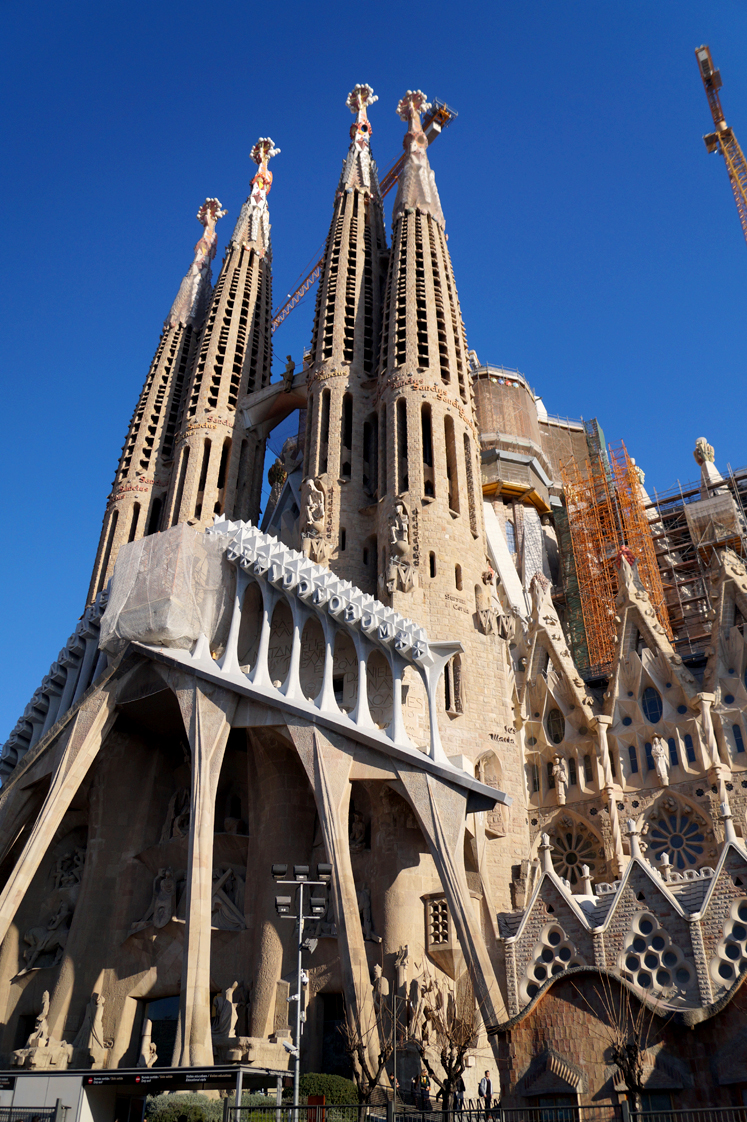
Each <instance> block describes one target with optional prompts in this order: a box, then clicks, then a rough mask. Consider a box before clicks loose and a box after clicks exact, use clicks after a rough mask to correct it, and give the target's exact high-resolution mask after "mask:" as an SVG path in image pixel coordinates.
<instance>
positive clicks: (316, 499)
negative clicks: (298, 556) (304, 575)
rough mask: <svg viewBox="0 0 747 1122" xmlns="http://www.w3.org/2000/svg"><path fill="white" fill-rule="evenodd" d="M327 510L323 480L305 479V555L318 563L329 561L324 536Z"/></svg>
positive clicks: (302, 525)
mask: <svg viewBox="0 0 747 1122" xmlns="http://www.w3.org/2000/svg"><path fill="white" fill-rule="evenodd" d="M325 510H326V496H325V493H324V487H323V486H322V484H321V481H320V480H317V479H307V480H305V482H304V495H303V507H302V510H301V541H302V544H303V553H304V556H305V557H308V558H309V560H311V561H315V562H316V563H317V564H318V565H323V564H324V563H325V562H326V561H327V558H328V553H329V546H328V542H327V540H326V538H325V536H324V514H325Z"/></svg>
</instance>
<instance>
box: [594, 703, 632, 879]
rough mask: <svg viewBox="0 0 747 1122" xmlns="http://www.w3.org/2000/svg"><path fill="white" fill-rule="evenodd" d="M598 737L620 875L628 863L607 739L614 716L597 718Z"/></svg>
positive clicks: (613, 846)
mask: <svg viewBox="0 0 747 1122" xmlns="http://www.w3.org/2000/svg"><path fill="white" fill-rule="evenodd" d="M595 723H596V730H597V738H598V740H599V758H600V760H601V761H602V771H603V773H604V791H605V794H606V796H607V803H608V806H609V811H610V825H611V827H612V848H613V850H614V855H615V856H614V859H615V866H616V871H617V875H618V876H622V874H623V871H624V869H625V865H626V864H627V862H626V860H625V853H624V851H623V844H622V832H621V830H620V818H619V815H618V813H617V791H618V788H617V785H616V784H615V781H614V779H613V777H612V765H611V763H610V748H609V743H608V741H607V729H608V728H609V726H610V725H611V724H612V717H607V716H604V715H602V714H600V715H599V716H598V717H596V718H595Z"/></svg>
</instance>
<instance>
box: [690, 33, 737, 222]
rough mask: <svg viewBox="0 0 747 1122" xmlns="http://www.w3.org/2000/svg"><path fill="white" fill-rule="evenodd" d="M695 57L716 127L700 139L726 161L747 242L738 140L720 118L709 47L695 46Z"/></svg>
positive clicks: (718, 84)
mask: <svg viewBox="0 0 747 1122" xmlns="http://www.w3.org/2000/svg"><path fill="white" fill-rule="evenodd" d="M695 57H696V58H697V60H698V66H699V67H700V76H701V78H702V79H703V85H704V86H705V92H706V97H707V98H708V104H709V106H710V108H711V116H712V117H713V123H714V125H715V126H716V131H715V132H709V133H708V134H707V136H704V137H703V140H704V141H705V146H706V148H707V149H708V151H709V152H720V153H721V155H722V156H723V157H724V159H725V160H726V169H727V171H728V172H729V182H730V183H731V189H732V191H733V192H734V199H735V200H736V204H737V210H738V211H739V221H740V222H741V223H742V233H743V234H744V237H745V241H747V162H746V161H745V158H744V153H743V152H742V149H741V148H740V147H739V141H738V140H737V138H736V136H735V135H734V133H733V131H732V130H731V129H730V128H729V126H728V125H727V123H726V121H725V120H724V111H723V109H722V108H721V99H720V98H719V96H718V91H719V90H720V89H721V86H722V82H721V72H720V71H719V70H716V69H715V68H714V65H713V59H712V58H711V51H710V48H709V47H705V46H704V47H698V48H697V49H696V51H695Z"/></svg>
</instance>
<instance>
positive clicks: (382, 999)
mask: <svg viewBox="0 0 747 1122" xmlns="http://www.w3.org/2000/svg"><path fill="white" fill-rule="evenodd" d="M371 986H372V989H373V999H374V1008H375V1010H376V1012H377V1013H380V1012H381V1007H382V1005H384V1007H386V998H387V997H389V983H388V982H387V980H386V978H385V977H384V976H383V974H382V972H381V966H380V965H379V963H378V962H377V963H376V965H375V966H374V968H373V981H372V982H371Z"/></svg>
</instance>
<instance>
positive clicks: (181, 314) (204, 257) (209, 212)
mask: <svg viewBox="0 0 747 1122" xmlns="http://www.w3.org/2000/svg"><path fill="white" fill-rule="evenodd" d="M225 214H227V211H225V210H223V209H222V207H221V204H220V200H219V199H205V202H204V203H203V204H202V206H201V207H200V209H199V210H198V211H197V221H198V222H201V223H202V225H203V226H204V227H205V232H204V234H203V235H202V237H201V238H200V240H199V241H198V243H197V245H196V246H195V258H194V261H193V262H192V265H191V266H190V269H189V272H188V273H187V275H186V277H185V278H184V280H183V281H182V283H181V285H180V287H179V291H178V293H177V295H176V300H175V301H174V303H173V304H172V305H171V311H170V312H169V315H168V318H167V319H166V327H167V328H168V327H176V326H177V324H180V323H181V324H186V323H187V322H188V320H190V319H193V320H198V319H199V318H200V313H201V312H202V311H204V307H205V304H206V301H207V296H208V294H209V285H210V266H211V264H212V263H213V260H214V259H215V251H216V249H217V248H218V235H217V234H216V232H215V226H216V223H217V221H218V219H219V218H223V216H224V215H225Z"/></svg>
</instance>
